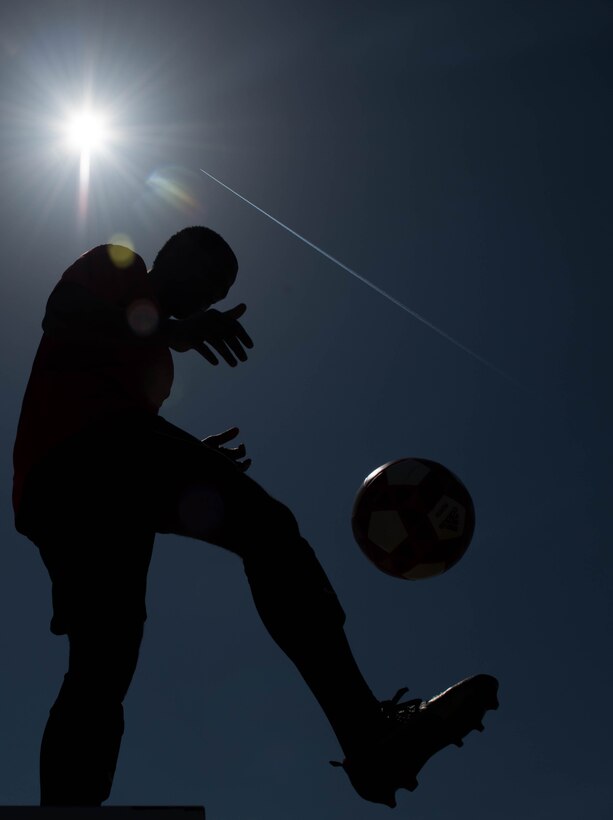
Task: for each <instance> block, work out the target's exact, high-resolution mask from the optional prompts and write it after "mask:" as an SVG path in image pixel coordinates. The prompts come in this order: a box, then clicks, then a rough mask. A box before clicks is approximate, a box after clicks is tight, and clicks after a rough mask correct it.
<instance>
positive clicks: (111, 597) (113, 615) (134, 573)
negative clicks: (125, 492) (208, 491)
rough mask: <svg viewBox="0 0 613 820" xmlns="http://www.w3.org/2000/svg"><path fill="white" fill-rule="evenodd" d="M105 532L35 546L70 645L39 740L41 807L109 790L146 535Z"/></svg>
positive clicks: (88, 800)
mask: <svg viewBox="0 0 613 820" xmlns="http://www.w3.org/2000/svg"><path fill="white" fill-rule="evenodd" d="M106 536H107V537H106V538H102V539H101V538H98V537H94V535H93V533H92V537H91V538H90V539H89V540H85V541H84V542H83V543H82V544H79V545H78V548H77V550H74V549H72V550H71V549H68V548H67V547H66V545H65V544H64V545H56V549H55V550H53V548H49V547H47V548H43V549H41V554H42V555H43V558H44V560H45V563H46V565H47V567H48V569H49V573H50V575H51V578H52V582H53V599H54V618H53V621H52V631H54V632H55V633H56V634H67V635H68V640H69V646H70V652H69V665H68V672H67V673H66V675H65V676H64V682H63V684H62V687H61V689H60V692H59V694H58V697H57V699H56V701H55V703H54V705H53V707H52V708H51V710H50V713H49V720H48V722H47V725H46V728H45V732H44V735H43V740H42V744H41V754H40V784H41V805H43V806H53V805H55V806H58V805H61V806H71V805H80V806H99V805H100V804H101V803H102V802H104V800H106V799H107V798H108V797H109V795H110V791H111V785H112V782H113V775H114V773H115V767H116V765H117V757H118V754H119V747H120V743H121V738H122V735H123V730H124V721H123V700H124V698H125V696H126V693H127V691H128V687H129V686H130V682H131V680H132V677H133V675H134V671H135V669H136V664H137V661H138V653H139V648H140V644H141V640H142V636H143V624H144V620H145V618H146V611H145V601H144V596H145V589H146V577H147V569H148V566H149V561H150V558H151V550H152V545H153V534H150V535H145V536H143V534H142V533H141V534H136V533H135V534H133V537H132V538H130V536H129V533H128V534H127V533H122V534H119V533H117V534H116V535H115V538H114V539H112V538H111V534H110V533H107V534H106ZM75 552H76V554H75Z"/></svg>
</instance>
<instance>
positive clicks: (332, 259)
mask: <svg viewBox="0 0 613 820" xmlns="http://www.w3.org/2000/svg"><path fill="white" fill-rule="evenodd" d="M200 170H201V171H202V173H203V174H205V175H206V176H207V177H209V178H210V179H212V180H213V182H216V183H217V184H218V185H221V187H222V188H225V189H226V191H230V193H231V194H234V196H237V197H238V198H239V199H242V200H243V202H246V203H247V205H250V206H251V207H252V208H255V210H256V211H259V212H260V213H261V214H264V216H266V217H268V219H271V220H272V221H273V222H275V223H276V224H277V225H279V226H280V227H281V228H283V229H284V230H286V231H287V232H288V233H291V235H292V236H295V237H296V239H300V241H301V242H304V243H305V244H306V245H308V246H309V247H310V248H313V250H315V251H317V253H320V254H321V255H322V256H324V257H325V258H326V259H329V260H330V262H333V263H334V264H335V265H338V267H339V268H342V269H343V270H344V271H346V272H347V273H349V274H351V276H353V277H355V278H356V279H357V280H358V281H360V282H362V283H363V284H364V285H367V286H368V287H369V288H372V290H374V291H376V292H377V293H378V294H380V295H381V296H384V297H385V298H386V299H387V300H388V301H390V302H391V303H392V304H394V305H396V306H397V307H399V308H400V309H401V310H404V311H405V313H408V314H409V316H412V317H413V318H414V319H417V321H418V322H421V323H422V324H423V325H425V326H426V327H429V328H430V330H433V331H434V332H435V333H438V335H439V336H442V338H443V339H446V340H447V341H448V342H451V344H453V345H455V346H456V347H457V348H459V349H460V350H463V351H464V353H467V354H468V355H469V356H471V357H472V358H473V359H476V360H477V361H478V362H480V363H481V364H482V365H485V367H488V368H489V369H490V370H493V371H494V372H495V373H498V375H499V376H502V377H503V378H505V379H507V380H508V381H511V382H513V383H514V384H517V382H516V381H515V379H514V378H513V377H512V376H509V375H508V373H505V372H504V370H501V369H500V368H499V367H496V365H495V364H492V362H490V361H488V360H487V359H485V358H483V356H480V355H479V354H478V353H475V351H474V350H471V349H470V348H469V347H466V345H464V344H462V342H459V341H458V340H457V339H454V338H453V336H450V335H449V334H448V333H445V331H444V330H441V328H440V327H437V326H436V325H433V324H432V322H429V321H428V320H427V319H426V318H424V317H423V316H421V315H420V314H419V313H417V312H416V311H414V310H412V309H411V308H410V307H408V306H407V305H405V304H404V303H403V302H401V301H399V300H398V299H396V297H395V296H392V294H391V293H388V292H387V291H385V290H383V289H382V288H380V287H379V286H378V285H375V284H374V283H373V282H371V281H370V280H368V279H366V278H365V277H364V276H362V275H361V274H359V273H358V272H357V271H355V270H353V268H350V267H349V266H348V265H345V264H344V263H343V262H341V261H340V259H337V258H336V257H335V256H332V255H331V254H329V253H328V252H327V251H325V250H324V249H323V248H320V247H319V245H316V244H315V243H314V242H311V241H310V240H308V239H307V238H306V237H304V236H302V234H299V233H298V232H297V231H294V230H293V229H292V228H290V227H289V226H288V225H285V223H283V222H281V220H280V219H277V218H276V217H274V216H273V215H272V214H269V213H268V212H267V211H265V210H264V209H263V208H260V207H259V206H258V205H256V204H255V203H254V202H251V201H250V200H248V199H247V197H244V196H243V195H242V194H239V193H238V191H235V190H234V189H233V188H230V186H229V185H226V184H225V182H222V181H221V180H220V179H217V177H214V176H213V174H210V173H209V172H208V171H205V170H204V168H200Z"/></svg>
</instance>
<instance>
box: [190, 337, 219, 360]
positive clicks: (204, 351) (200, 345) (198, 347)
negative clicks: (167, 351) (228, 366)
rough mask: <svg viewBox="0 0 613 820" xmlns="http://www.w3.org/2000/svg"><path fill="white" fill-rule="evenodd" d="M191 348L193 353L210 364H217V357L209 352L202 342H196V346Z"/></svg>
mask: <svg viewBox="0 0 613 820" xmlns="http://www.w3.org/2000/svg"><path fill="white" fill-rule="evenodd" d="M192 347H193V349H194V350H195V351H197V352H198V353H200V355H201V356H203V357H204V358H205V359H206V360H207V362H209V363H210V364H219V359H218V358H217V356H216V355H215V354H214V353H213V351H212V350H209V348H208V347H207V346H206V345H205V344H204V343H203V342H196V344H195V345H192Z"/></svg>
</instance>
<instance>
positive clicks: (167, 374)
mask: <svg viewBox="0 0 613 820" xmlns="http://www.w3.org/2000/svg"><path fill="white" fill-rule="evenodd" d="M62 283H72V284H74V285H77V286H79V287H82V288H85V289H86V290H87V292H88V294H90V295H93V296H94V297H96V299H97V300H100V305H101V307H108V308H109V309H110V310H111V311H117V310H118V309H119V311H121V312H122V314H123V315H125V317H126V324H127V327H128V328H133V330H132V331H131V332H132V333H133V334H134V336H133V337H131V336H130V332H128V333H127V334H126V335H125V336H124V337H123V338H121V337H117V336H113V334H111V333H109V334H104V333H99V334H98V335H97V336H96V335H95V336H94V337H92V336H91V335H90V336H89V337H88V336H84V338H83V339H82V340H76V339H70V340H68V339H67V338H63V337H62V335H61V334H60V333H57V334H55V333H53V332H44V333H43V337H42V339H41V342H40V345H39V347H38V351H37V353H36V357H35V359H34V364H33V366H32V372H31V374H30V379H29V381H28V385H27V388H26V392H25V396H24V399H23V404H22V409H21V416H20V419H19V425H18V429H17V438H16V441H15V449H14V458H13V460H14V468H15V472H14V483H13V507H14V509H15V511H16V512H17V510H18V508H19V504H20V502H21V498H22V493H23V489H24V483H25V480H26V478H27V476H28V474H29V472H30V470H31V469H32V468H33V467H34V466H35V465H36V464H38V463H39V462H40V461H41V460H42V459H43V458H44V457H45V456H46V455H48V454H50V453H51V451H52V450H53V449H54V448H55V447H57V446H58V445H59V444H60V443H61V442H63V441H65V440H67V439H69V438H70V437H71V436H73V435H75V434H76V433H79V432H81V431H83V430H84V429H85V428H87V427H88V426H89V425H92V424H95V423H98V422H101V421H103V420H104V419H105V418H106V417H109V418H111V417H113V418H118V417H120V416H121V414H122V413H130V414H131V415H132V416H133V415H134V413H135V412H136V413H145V414H149V415H155V414H157V413H158V412H159V409H160V407H161V405H162V403H163V402H164V400H165V399H166V398H167V397H168V395H169V393H170V389H171V386H172V380H173V363H172V356H171V354H170V350H169V348H168V347H167V345H165V344H163V343H160V344H157V343H154V342H151V341H150V342H147V343H145V342H143V341H142V340H139V339H138V337H139V336H144V335H146V333H148V332H151V330H152V329H153V328H154V325H155V321H156V320H155V317H156V302H155V297H154V294H153V292H152V290H151V288H150V285H149V278H148V276H147V269H146V267H145V263H144V262H143V260H142V259H141V257H140V256H138V255H137V254H134V253H132V252H131V251H129V250H128V249H125V248H119V247H118V246H114V245H100V246H98V247H97V248H94V249H93V250H90V251H88V252H87V253H86V254H84V255H83V256H81V257H80V258H79V259H77V261H76V262H75V263H74V264H73V265H71V266H70V267H69V268H68V270H66V271H65V272H64V274H63V275H62V278H61V279H60V282H59V283H58V285H57V286H56V290H57V291H58V295H59V288H61V286H62ZM54 292H55V291H54ZM50 302H51V300H50ZM82 318H83V317H79V319H81V321H82ZM47 319H48V320H49V327H53V323H54V321H58V317H56V316H53V315H50V306H49V305H48V306H47V313H46V314H45V321H46V320H47ZM59 321H60V322H61V323H63V324H64V325H65V326H66V329H67V331H69V330H70V325H71V316H70V314H66V313H62V315H61V317H59ZM44 324H45V323H44V322H43V325H44ZM76 325H77V321H76V320H75V326H76Z"/></svg>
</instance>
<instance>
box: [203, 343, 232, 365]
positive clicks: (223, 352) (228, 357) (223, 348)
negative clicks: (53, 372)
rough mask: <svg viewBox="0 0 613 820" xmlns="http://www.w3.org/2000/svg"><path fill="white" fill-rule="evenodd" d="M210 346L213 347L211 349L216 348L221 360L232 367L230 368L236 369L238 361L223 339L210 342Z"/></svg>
mask: <svg viewBox="0 0 613 820" xmlns="http://www.w3.org/2000/svg"><path fill="white" fill-rule="evenodd" d="M209 344H210V345H211V347H214V348H215V350H216V351H217V352H218V353H219V355H220V356H221V358H222V359H224V361H226V362H227V363H228V364H229V365H230V367H236V365H237V361H236V359H235V358H234V356H233V355H232V351H231V350H230V348H229V347H228V345H227V344H226V342H225V341H224V340H223V339H220V340H219V341H217V342H209Z"/></svg>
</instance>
